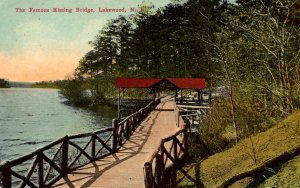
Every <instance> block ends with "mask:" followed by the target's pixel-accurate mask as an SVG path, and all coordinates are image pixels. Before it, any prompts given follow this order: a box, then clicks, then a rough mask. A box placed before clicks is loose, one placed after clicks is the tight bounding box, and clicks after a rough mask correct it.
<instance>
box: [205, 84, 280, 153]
mask: <svg viewBox="0 0 300 188" xmlns="http://www.w3.org/2000/svg"><path fill="white" fill-rule="evenodd" d="M234 91H235V92H234V93H233V99H234V105H235V108H236V109H235V112H236V122H237V132H238V137H239V139H241V138H244V137H248V136H250V135H251V134H255V133H257V132H261V131H264V130H266V129H267V128H269V127H270V126H271V125H273V124H274V123H275V122H276V118H273V119H271V118H269V116H268V111H267V110H266V108H265V106H264V105H263V102H262V101H261V99H260V98H259V97H257V96H255V95H252V96H249V94H248V95H247V94H245V93H241V92H239V91H238V90H237V89H235V90H234ZM212 107H213V108H212V110H211V114H210V115H209V116H207V117H206V118H205V119H204V121H203V125H201V126H200V127H199V132H200V136H201V139H202V140H203V142H204V143H205V144H206V145H207V146H208V147H209V149H210V150H211V151H212V152H214V153H216V152H220V151H223V150H225V149H227V148H229V147H231V146H232V145H234V143H235V140H234V130H233V128H232V120H231V108H230V103H229V100H228V99H227V97H222V98H217V99H215V100H214V101H213V103H212Z"/></svg>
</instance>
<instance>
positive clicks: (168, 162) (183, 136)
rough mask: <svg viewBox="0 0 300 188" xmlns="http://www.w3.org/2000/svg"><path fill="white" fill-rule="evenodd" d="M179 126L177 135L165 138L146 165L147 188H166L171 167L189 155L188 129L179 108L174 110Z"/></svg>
mask: <svg viewBox="0 0 300 188" xmlns="http://www.w3.org/2000/svg"><path fill="white" fill-rule="evenodd" d="M174 113H175V120H176V121H177V126H178V127H179V128H180V129H179V130H178V131H177V132H176V133H175V134H172V135H170V136H168V137H166V138H163V139H162V140H161V142H160V145H159V146H158V148H157V150H156V151H154V152H153V154H152V155H151V156H150V158H149V159H148V160H147V162H145V164H144V181H145V187H146V188H160V187H165V186H166V182H168V180H167V179H166V177H167V176H166V172H167V170H168V169H170V167H172V166H174V165H178V164H179V163H180V162H181V161H182V159H183V158H184V157H186V156H187V155H188V140H187V138H188V136H187V129H186V128H185V124H184V122H183V119H182V118H181V117H180V112H179V110H178V108H177V107H175V110H174Z"/></svg>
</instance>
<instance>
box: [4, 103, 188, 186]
mask: <svg viewBox="0 0 300 188" xmlns="http://www.w3.org/2000/svg"><path fill="white" fill-rule="evenodd" d="M186 149H187V135H186V129H185V127H184V122H183V120H182V119H181V118H180V116H179V110H178V108H176V105H175V103H174V102H173V101H170V100H163V101H162V102H160V101H159V100H156V101H153V102H151V103H150V104H149V105H148V106H146V107H145V108H143V109H141V110H139V111H138V112H136V113H134V114H132V115H131V116H129V117H127V118H126V119H125V120H123V121H121V122H117V121H116V120H114V121H113V126H112V128H107V129H103V130H100V131H96V132H94V133H86V134H80V135H73V136H66V137H64V138H62V139H59V140H57V141H55V142H53V143H51V144H49V145H47V146H45V147H43V148H40V149H38V150H36V151H35V152H33V153H30V154H28V155H26V156H23V157H20V158H18V159H16V160H13V161H9V162H6V163H5V164H2V165H1V166H0V172H1V173H2V178H1V184H2V187H5V188H6V187H7V188H10V187H15V186H18V187H72V188H73V187H162V186H163V184H164V182H166V173H165V172H166V169H167V168H168V167H169V166H171V165H173V164H176V163H177V162H178V161H179V159H181V158H183V156H184V155H185V154H186V153H187V152H186V151H187V150H186ZM21 164H24V165H25V164H28V165H29V166H28V167H27V168H26V169H25V170H20V169H18V168H17V167H18V166H20V165H21Z"/></svg>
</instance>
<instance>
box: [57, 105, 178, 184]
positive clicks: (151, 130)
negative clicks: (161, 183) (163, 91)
mask: <svg viewBox="0 0 300 188" xmlns="http://www.w3.org/2000/svg"><path fill="white" fill-rule="evenodd" d="M173 110H174V103H173V102H171V101H165V102H162V103H160V104H159V105H158V106H157V107H156V109H155V110H154V111H153V112H151V114H150V115H149V116H148V117H147V118H146V120H144V121H143V122H142V124H141V125H140V126H139V128H138V129H137V130H136V131H135V132H134V133H133V135H132V136H131V137H130V139H129V140H128V141H126V143H125V144H124V145H123V146H122V147H121V148H120V150H119V151H118V152H117V153H116V154H114V155H113V156H108V157H106V158H104V159H101V160H98V161H96V162H94V163H92V164H88V165H86V166H84V167H82V168H80V169H79V170H77V171H74V172H73V173H72V174H69V175H68V176H67V177H64V178H63V179H61V180H60V181H59V182H58V183H57V184H56V185H55V186H54V187H95V188H96V187H97V188H99V187H101V188H103V187H105V188H106V187H131V188H132V187H144V176H143V174H144V173H143V166H144V163H145V161H146V159H147V158H148V156H149V155H151V153H152V152H153V150H155V149H156V148H157V147H158V146H159V144H160V141H161V138H163V137H165V136H168V135H170V134H172V133H174V132H176V130H177V127H176V122H175V117H174V112H173Z"/></svg>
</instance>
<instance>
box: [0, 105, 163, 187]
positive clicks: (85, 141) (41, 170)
mask: <svg viewBox="0 0 300 188" xmlns="http://www.w3.org/2000/svg"><path fill="white" fill-rule="evenodd" d="M159 103H160V99H157V100H155V101H152V102H150V103H149V104H148V105H147V106H146V107H144V108H141V109H140V110H139V111H137V112H135V113H133V114H132V115H130V116H128V117H127V118H125V119H124V120H122V121H121V122H118V120H116V119H114V120H113V123H112V127H110V128H105V129H101V130H99V131H95V132H91V133H84V134H78V135H72V136H65V137H63V138H61V139H58V140H56V141H54V142H52V143H50V144H48V145H46V146H44V147H42V148H40V149H37V150H36V151H34V152H32V153H29V154H27V155H25V156H22V157H19V158H17V159H14V160H11V161H6V162H4V163H2V164H1V165H0V186H1V187H3V188H11V187H16V186H17V187H28V186H29V187H50V186H52V185H54V184H55V183H56V182H57V181H59V180H60V179H61V178H62V177H64V176H66V175H67V174H69V173H71V172H72V171H74V170H76V169H78V168H81V167H83V166H85V165H86V164H88V163H93V162H94V161H96V160H99V159H102V158H104V157H107V156H109V155H113V154H114V153H115V152H117V151H118V149H120V148H121V147H122V145H123V144H124V143H125V142H126V140H128V139H129V137H130V136H131V135H132V134H133V132H134V131H135V129H136V128H137V127H138V126H139V125H140V123H141V122H142V121H143V120H144V119H145V118H146V117H147V116H148V114H149V113H150V112H151V111H153V109H155V107H156V106H157V105H158V104H159Z"/></svg>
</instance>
